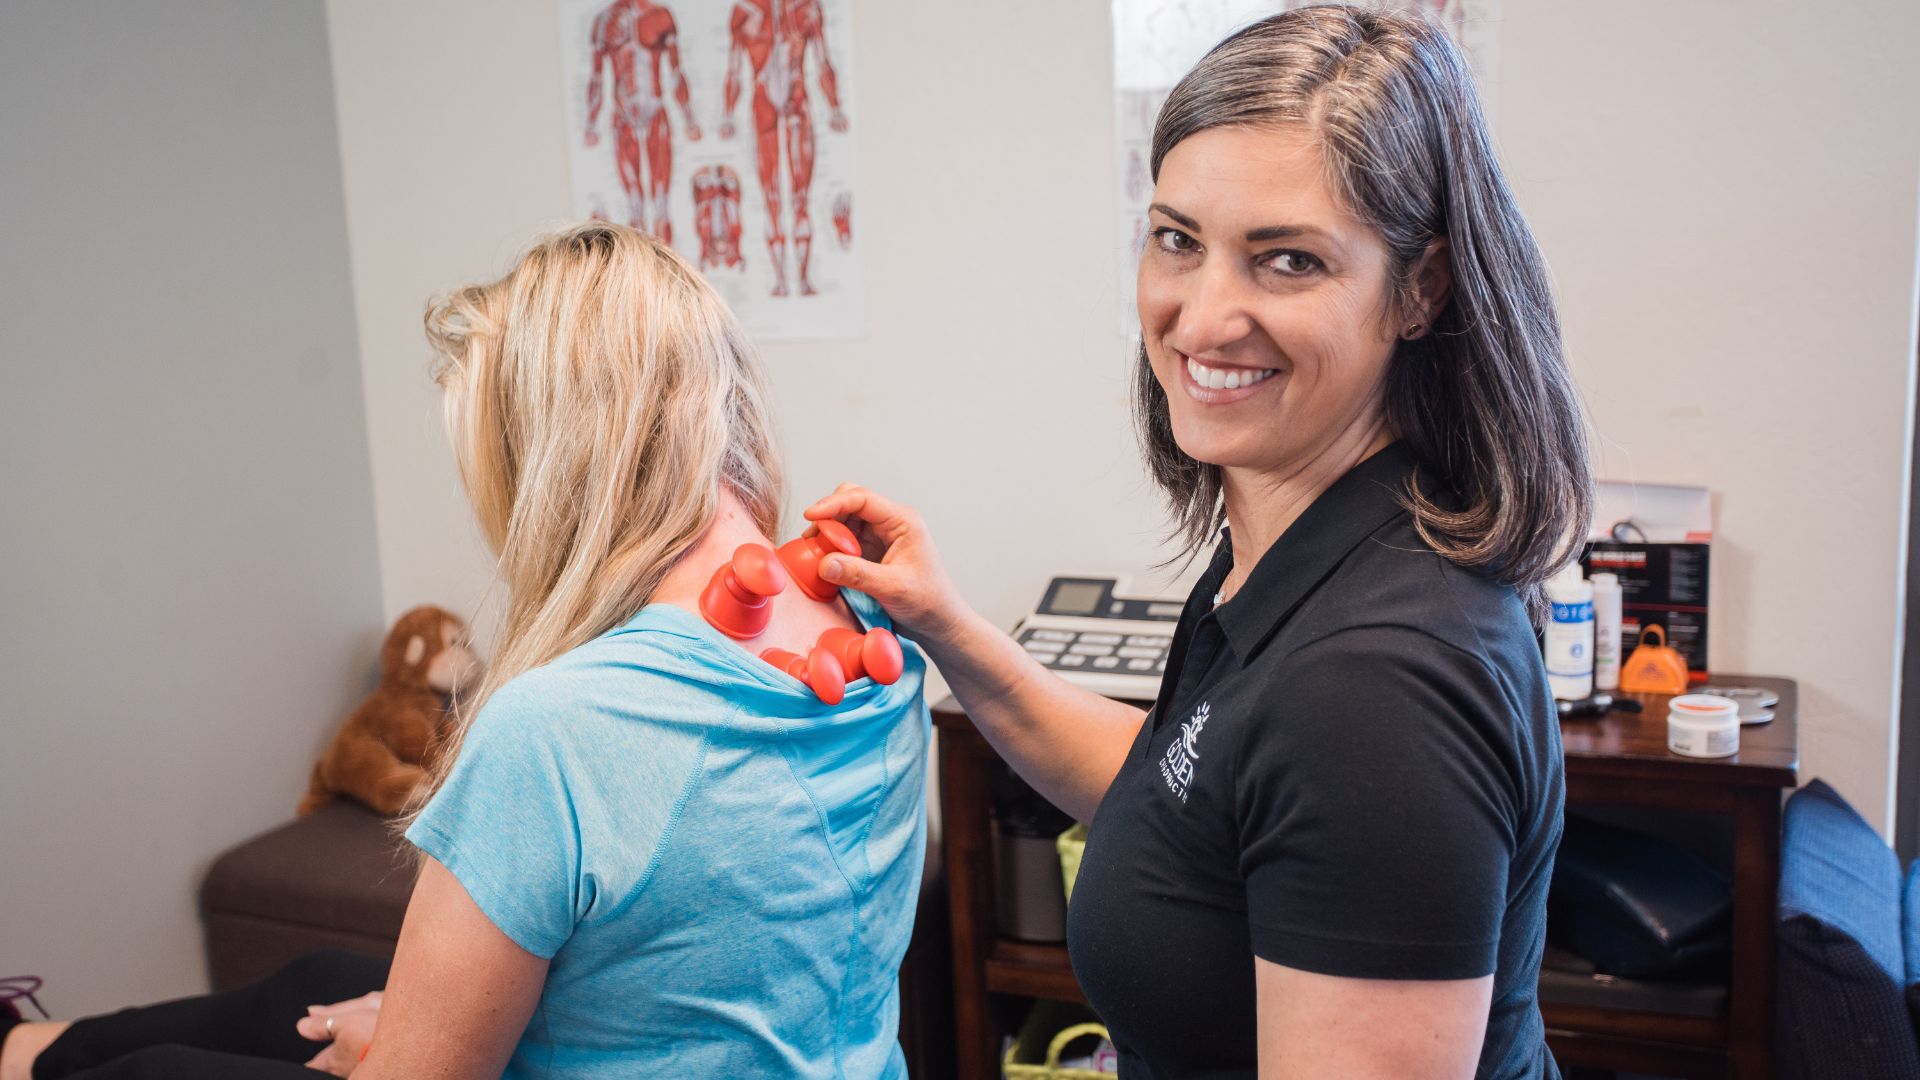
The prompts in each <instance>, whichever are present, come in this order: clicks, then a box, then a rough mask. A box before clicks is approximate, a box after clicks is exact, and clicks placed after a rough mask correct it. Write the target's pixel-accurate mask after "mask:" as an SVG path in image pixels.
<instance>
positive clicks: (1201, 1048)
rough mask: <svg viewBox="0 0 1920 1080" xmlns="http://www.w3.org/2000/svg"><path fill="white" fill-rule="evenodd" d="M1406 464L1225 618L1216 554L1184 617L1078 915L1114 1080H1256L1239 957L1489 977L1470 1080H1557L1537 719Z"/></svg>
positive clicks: (1547, 803)
mask: <svg viewBox="0 0 1920 1080" xmlns="http://www.w3.org/2000/svg"><path fill="white" fill-rule="evenodd" d="M1414 464H1415V460H1414V457H1413V455H1412V454H1411V452H1410V451H1408V450H1407V449H1406V447H1405V445H1404V444H1397V445H1395V446H1392V447H1389V448H1388V449H1386V450H1383V451H1381V452H1380V453H1378V454H1376V455H1374V456H1373V457H1372V458H1369V459H1368V460H1367V461H1365V462H1363V463H1361V464H1360V465H1359V466H1358V467H1356V468H1355V469H1354V470H1353V471H1352V472H1350V473H1348V474H1347V475H1346V476H1345V477H1343V478H1341V479H1340V480H1339V481H1338V482H1336V483H1335V484H1334V485H1333V486H1332V487H1330V488H1328V489H1327V491H1326V492H1325V493H1323V494H1322V495H1321V496H1320V498H1319V499H1318V500H1316V501H1315V502H1314V504H1313V505H1312V506H1311V507H1309V508H1308V509H1307V511H1306V512H1305V513H1304V514H1302V515H1301V516H1300V518H1299V519H1298V520H1297V521H1296V522H1295V523H1294V524H1293V526H1292V527H1291V528H1289V529H1288V530H1287V532H1286V533H1285V534H1284V535H1283V536H1281V537H1280V539H1279V540H1278V541H1276V542H1275V543H1274V545H1273V547H1272V548H1270V549H1269V550H1268V551H1267V553H1266V555H1265V556H1263V557H1262V558H1261V560H1260V562H1259V563H1258V565H1256V566H1255V567H1254V570H1253V574H1252V575H1251V576H1250V577H1249V578H1248V580H1247V582H1246V584H1245V585H1244V586H1243V587H1242V588H1241V589H1240V591H1239V593H1238V594H1237V595H1235V596H1234V598H1233V599H1232V600H1231V601H1229V602H1228V603H1226V604H1224V605H1221V606H1220V607H1219V608H1217V609H1216V608H1215V607H1214V606H1213V597H1214V594H1215V592H1216V591H1217V590H1218V589H1219V587H1220V584H1221V582H1222V581H1223V580H1224V579H1225V577H1226V574H1227V571H1228V570H1230V569H1231V568H1232V565H1233V556H1232V548H1231V545H1230V544H1229V543H1226V542H1223V543H1222V544H1221V545H1220V550H1219V553H1218V554H1217V555H1216V556H1215V557H1214V560H1213V563H1212V565H1211V567H1210V568H1209V569H1208V571H1207V573H1206V574H1205V575H1204V576H1203V577H1202V578H1201V579H1200V583H1199V584H1198V585H1197V586H1195V588H1194V591H1193V595H1192V596H1190V597H1189V598H1188V600H1187V605H1186V610H1185V612H1184V613H1183V614H1182V615H1181V618H1180V623H1179V626H1178V628H1177V629H1176V631H1175V633H1174V639H1173V650H1172V653H1171V655H1170V656H1169V658H1168V664H1167V678H1166V681H1165V683H1164V684H1163V685H1162V687H1161V691H1160V698H1159V700H1158V701H1157V702H1156V703H1155V704H1154V707H1153V711H1152V713H1150V714H1149V715H1148V718H1147V722H1146V723H1145V724H1143V725H1141V729H1140V735H1139V737H1138V738H1137V739H1136V740H1135V741H1134V744H1133V748H1132V750H1131V751H1130V752H1129V754H1128V756H1127V761H1126V764H1125V765H1123V766H1122V767H1121V770H1120V773H1119V775H1118V776H1117V777H1115V778H1114V782H1113V786H1112V787H1111V788H1110V789H1108V791H1107V794H1106V797H1105V798H1104V799H1103V800H1102V801H1101V803H1100V809H1099V812H1098V813H1097V814H1096V815H1095V817H1094V819H1093V822H1092V826H1091V831H1090V834H1089V837H1088V840H1087V849H1086V854H1085V857H1084V858H1083V860H1082V862H1081V864H1080V876H1079V878H1078V880H1077V881H1076V883H1075V885H1074V890H1073V904H1072V907H1071V910H1070V911H1069V913H1068V946H1069V948H1070V949H1071V951H1072V955H1073V967H1074V972H1075V973H1076V974H1077V975H1078V976H1079V978H1080V982H1081V985H1082V986H1083V987H1084V988H1085V989H1086V992H1087V997H1088V999H1089V1000H1090V1001H1091V1002H1092V1004H1093V1007H1094V1009H1095V1010H1096V1011H1097V1012H1098V1013H1099V1014H1100V1016H1101V1019H1103V1020H1104V1021H1105V1022H1106V1023H1107V1026H1108V1027H1109V1028H1110V1029H1111V1031H1112V1033H1113V1039H1114V1043H1115V1045H1116V1047H1117V1048H1118V1049H1119V1051H1120V1053H1121V1071H1120V1075H1121V1076H1122V1077H1123V1078H1126V1080H1144V1078H1147V1077H1155V1078H1168V1077H1197V1076H1204V1077H1230V1076H1232V1077H1238V1076H1244V1077H1252V1076H1254V1074H1255V1067H1256V1064H1255V1035H1256V1031H1255V1019H1254V1017H1255V1013H1254V980H1253V957H1255V956H1258V957H1261V958H1264V959H1267V960H1270V961H1272V962H1274V963H1276V964H1281V965H1284V966H1286V967H1292V968H1299V969H1302V970H1306V971H1314V972H1320V973H1324V974H1330V975H1345V976H1353V977H1358V978H1370V979H1470V978H1478V977H1480V976H1484V975H1488V974H1492V975H1493V977H1494V987H1493V1005H1492V1009H1491V1012H1490V1014H1489V1016H1488V1019H1487V1032H1486V1039H1485V1042H1484V1043H1483V1045H1482V1049H1481V1057H1480V1068H1479V1072H1478V1075H1479V1076H1481V1077H1496V1078H1501V1080H1506V1078H1528V1080H1534V1078H1540V1077H1553V1076H1556V1075H1557V1072H1556V1070H1555V1068H1554V1065H1553V1062H1552V1059H1551V1058H1549V1057H1548V1055H1547V1049H1546V1038H1545V1031H1544V1029H1543V1027H1542V1024H1541V1021H1540V1012H1539V1008H1538V1005H1537V1003H1536V1001H1535V996H1534V995H1535V986H1536V983H1537V981H1538V978H1539V968H1540V952H1541V947H1542V944H1543V942H1544V940H1545V931H1546V900H1547V883H1548V878H1549V877H1550V876H1551V871H1552V868H1553V854H1554V850H1555V848H1556V846H1557V845H1558V843H1559V839H1560V811H1561V801H1562V795H1563V781H1562V765H1561V755H1560V732H1559V725H1558V722H1557V720H1556V719H1555V714H1554V710H1553V698H1552V694H1551V693H1550V692H1549V690H1548V688H1547V679H1546V672H1545V669H1544V668H1543V666H1542V664H1541V660H1540V651H1539V647H1538V645H1537V644H1536V639H1535V637H1534V634H1533V627H1532V624H1531V623H1530V621H1529V620H1528V618H1527V614H1526V611H1525V607H1524V605H1523V604H1522V602H1521V600H1520V598H1519V597H1518V595H1517V594H1516V593H1515V591H1514V590H1513V589H1512V588H1510V587H1507V586H1503V585H1500V584H1498V583H1497V582H1494V581H1492V580H1490V579H1488V578H1486V577H1483V576H1480V575H1478V574H1475V573H1472V572H1469V571H1466V570H1463V569H1461V568H1460V567H1459V566H1457V565H1456V564H1454V563H1452V562H1450V561H1448V560H1447V559H1445V558H1443V557H1441V556H1440V555H1438V554H1436V553H1435V552H1434V551H1433V549H1432V548H1431V547H1430V546H1429V545H1428V544H1427V543H1425V542H1424V541H1423V540H1421V538H1420V536H1419V534H1418V533H1417V532H1416V531H1415V530H1414V527H1413V524H1412V521H1411V519H1410V517H1409V515H1408V514H1407V513H1406V512H1405V511H1404V510H1403V509H1402V508H1401V507H1400V505H1399V503H1398V501H1397V499H1396V494H1397V493H1398V492H1399V491H1401V490H1403V486H1404V484H1405V482H1406V479H1407V477H1408V475H1409V474H1410V473H1411V471H1412V470H1413V467H1414ZM1427 473H1428V475H1431V470H1427Z"/></svg>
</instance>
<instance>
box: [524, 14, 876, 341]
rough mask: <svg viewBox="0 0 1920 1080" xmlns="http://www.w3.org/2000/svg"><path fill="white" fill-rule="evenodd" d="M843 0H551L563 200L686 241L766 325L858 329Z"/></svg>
mask: <svg viewBox="0 0 1920 1080" xmlns="http://www.w3.org/2000/svg"><path fill="white" fill-rule="evenodd" d="M851 7H852V0H663V2H660V3H655V2H652V0H560V38H561V48H562V50H563V52H564V58H563V63H562V71H563V74H564V77H565V81H566V86H565V93H566V103H567V141H568V147H569V154H570V157H571V163H572V166H573V207H574V211H575V212H576V213H578V214H579V215H580V216H582V217H596V218H604V219H606V220H609V221H618V222H622V223H625V224H629V225H632V226H634V227H636V228H640V229H645V230H647V231H648V232H650V233H652V234H653V235H655V236H657V237H659V238H660V239H662V240H665V241H667V242H668V243H670V244H672V245H673V247H674V250H676V251H678V252H680V254H682V255H684V256H686V257H687V258H688V259H689V260H690V261H692V262H693V263H694V264H695V265H696V266H698V267H699V268H700V270H701V272H702V273H704V274H705V275H706V276H707V279H708V280H709V281H711V282H713V284H714V286H715V288H717V289H718V290H719V291H720V293H721V295H723V296H725V297H726V299H727V303H728V304H729V305H731V306H732V308H733V310H734V312H735V313H736V314H738V315H739V316H740V319H741V321H742V322H743V323H745V324H746V327H747V329H748V330H749V331H751V332H752V333H753V334H754V335H755V336H756V337H758V338H761V339H762V340H779V339H796V338H835V337H857V336H859V335H860V334H862V333H864V332H865V322H866V317H865V311H864V297H863V290H862V286H861V278H860V257H859V256H860V249H859V235H858V234H859V223H858V219H857V216H856V215H857V213H858V210H859V203H858V201H857V198H856V192H857V189H858V185H857V184H856V182H855V176H854V148H853V138H854V133H855V131H856V130H857V126H856V120H855V116H854V110H853V100H854V99H853V70H854V65H853V20H852V14H851V11H850V8H851Z"/></svg>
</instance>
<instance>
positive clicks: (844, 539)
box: [780, 518, 860, 603]
mask: <svg viewBox="0 0 1920 1080" xmlns="http://www.w3.org/2000/svg"><path fill="white" fill-rule="evenodd" d="M814 527H815V529H816V530H817V531H816V532H815V533H814V534H813V535H812V536H802V537H800V538H799V539H797V540H789V541H787V542H786V543H784V544H781V545H780V561H781V562H782V563H784V564H786V567H787V573H789V574H792V575H793V582H794V584H796V585H798V586H800V591H801V592H804V593H806V594H807V595H808V596H811V597H813V598H814V599H815V600H818V601H820V602H822V603H826V602H828V601H830V600H832V599H833V598H834V597H836V596H839V595H840V589H839V587H838V586H836V585H833V584H830V583H828V582H826V581H823V580H821V578H820V560H821V559H824V558H826V557H827V556H828V555H833V554H836V553H837V554H841V555H858V554H860V541H858V540H856V539H854V538H853V530H852V529H849V528H847V527H846V526H845V525H842V524H840V523H839V522H837V521H834V520H833V519H832V518H828V519H827V520H825V521H816V522H814Z"/></svg>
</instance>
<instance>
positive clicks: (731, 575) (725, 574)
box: [700, 544, 787, 640]
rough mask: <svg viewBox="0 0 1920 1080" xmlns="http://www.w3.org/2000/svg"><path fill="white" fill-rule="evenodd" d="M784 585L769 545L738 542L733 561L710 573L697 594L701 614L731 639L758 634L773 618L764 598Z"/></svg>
mask: <svg viewBox="0 0 1920 1080" xmlns="http://www.w3.org/2000/svg"><path fill="white" fill-rule="evenodd" d="M786 587H787V571H786V569H785V568H784V567H783V566H782V564H781V559H780V557H779V556H778V555H776V554H775V553H774V551H773V549H772V548H769V547H767V546H765V545H764V544H741V545H740V546H739V547H738V548H736V549H734V552H733V561H732V562H729V563H727V564H725V565H723V566H722V567H720V569H718V570H715V571H714V572H713V577H712V578H711V579H710V580H709V581H708V582H707V588H706V591H705V592H702V593H701V594H700V614H701V615H704V616H705V617H706V620H707V622H709V623H711V624H713V626H714V628H715V629H717V630H719V631H720V632H721V633H723V634H725V635H727V636H728V637H731V638H739V639H742V640H744V639H746V638H750V637H757V636H759V634H760V633H761V631H763V630H765V629H766V628H767V622H768V620H770V619H772V618H773V606H772V605H771V604H769V603H768V602H767V599H768V598H769V597H771V596H773V595H775V594H776V593H778V592H780V591H781V590H782V589H785V588H786Z"/></svg>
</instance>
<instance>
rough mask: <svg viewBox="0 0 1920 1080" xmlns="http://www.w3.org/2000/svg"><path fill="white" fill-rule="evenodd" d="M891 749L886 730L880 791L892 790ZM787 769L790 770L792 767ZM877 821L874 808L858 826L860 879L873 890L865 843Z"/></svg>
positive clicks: (882, 749)
mask: <svg viewBox="0 0 1920 1080" xmlns="http://www.w3.org/2000/svg"><path fill="white" fill-rule="evenodd" d="M897 722H898V721H896V723H897ZM892 747H893V731H892V729H888V731H887V734H886V736H885V737H883V738H882V739H881V740H880V789H881V790H882V791H891V790H893V756H892V754H891V753H890V751H891V750H892ZM787 767H788V768H789V769H791V768H792V767H793V766H792V765H788V766H787ZM878 820H880V808H879V807H877V806H876V807H874V810H873V812H872V813H870V814H868V815H867V821H866V824H864V825H862V826H860V858H861V860H862V861H863V862H865V863H866V864H867V865H866V872H865V873H864V874H862V875H861V878H862V881H863V884H864V887H865V888H867V889H871V888H873V856H872V855H871V854H870V853H869V852H868V851H867V841H868V840H870V839H871V838H872V837H873V823H874V822H875V821H878Z"/></svg>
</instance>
